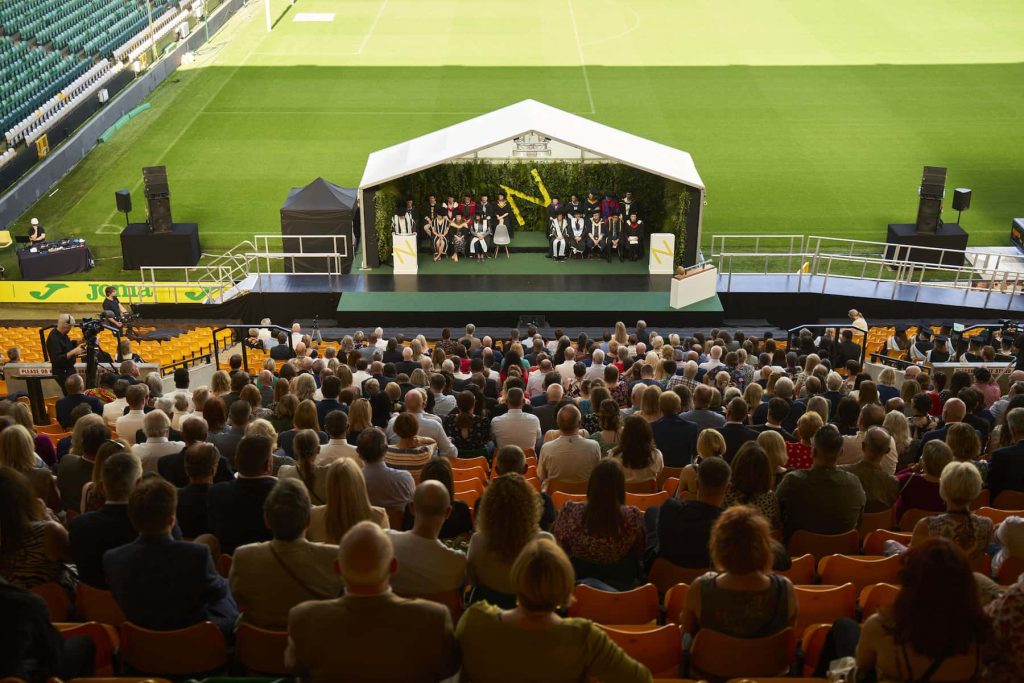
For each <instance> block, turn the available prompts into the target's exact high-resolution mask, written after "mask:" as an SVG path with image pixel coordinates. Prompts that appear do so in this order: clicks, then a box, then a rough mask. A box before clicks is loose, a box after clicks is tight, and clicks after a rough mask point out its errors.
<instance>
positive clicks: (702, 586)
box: [681, 434, 838, 638]
mask: <svg viewBox="0 0 1024 683" xmlns="http://www.w3.org/2000/svg"><path fill="white" fill-rule="evenodd" d="M837 436H838V434H837ZM710 549H711V562H712V564H713V566H714V568H715V570H716V571H715V572H710V573H708V574H705V575H704V576H702V577H700V578H699V579H697V580H696V581H695V582H694V583H693V585H692V586H691V587H690V590H689V591H687V593H686V603H685V605H684V607H683V611H682V624H681V626H682V628H683V632H684V633H689V634H691V635H695V634H696V633H697V631H698V630H700V629H702V628H709V629H713V630H715V631H718V632H720V633H724V634H725V635H728V636H732V637H734V638H763V637H765V636H770V635H772V634H774V633H777V632H778V631H781V630H782V629H784V628H786V627H789V626H793V625H794V624H795V623H796V617H797V602H796V593H795V592H794V591H793V584H791V583H790V582H789V579H787V578H785V577H784V576H779V575H777V574H772V573H771V568H772V563H773V560H774V554H773V549H772V536H771V527H770V526H769V525H768V521H767V520H766V519H765V518H764V516H763V515H761V514H760V513H759V512H757V511H756V510H754V509H753V508H751V507H747V506H738V507H733V508H729V509H728V510H725V511H724V512H723V513H722V514H721V516H719V518H718V520H717V521H715V525H714V527H713V528H712V530H711V544H710Z"/></svg>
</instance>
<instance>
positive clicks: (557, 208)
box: [547, 194, 565, 221]
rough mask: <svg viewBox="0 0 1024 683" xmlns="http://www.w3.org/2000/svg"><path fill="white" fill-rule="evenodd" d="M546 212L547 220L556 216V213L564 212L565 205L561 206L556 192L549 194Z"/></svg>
mask: <svg viewBox="0 0 1024 683" xmlns="http://www.w3.org/2000/svg"><path fill="white" fill-rule="evenodd" d="M547 214H548V220H549V221H550V220H551V219H553V218H555V217H556V216H558V214H563V215H564V214H565V207H563V206H562V204H561V200H560V199H559V197H558V195H557V194H554V195H551V203H550V204H548V208H547Z"/></svg>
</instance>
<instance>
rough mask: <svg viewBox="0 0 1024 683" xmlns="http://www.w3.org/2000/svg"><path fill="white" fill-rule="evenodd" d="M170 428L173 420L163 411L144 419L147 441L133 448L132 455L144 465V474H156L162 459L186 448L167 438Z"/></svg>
mask: <svg viewBox="0 0 1024 683" xmlns="http://www.w3.org/2000/svg"><path fill="white" fill-rule="evenodd" d="M170 428H171V420H170V418H168V417H167V415H166V414H165V413H164V412H163V411H162V410H154V411H152V412H149V413H146V415H145V417H143V418H142V431H143V432H144V433H145V435H146V441H145V442H144V443H136V444H135V445H134V446H132V453H133V454H134V455H135V457H137V458H138V459H139V462H141V463H142V471H143V472H144V473H147V474H148V473H154V474H155V473H156V472H157V471H158V467H159V460H160V458H162V457H163V456H165V455H172V454H174V453H180V452H181V451H182V450H183V449H184V448H185V444H184V442H182V441H170V440H169V439H168V438H167V435H168V433H169V432H170Z"/></svg>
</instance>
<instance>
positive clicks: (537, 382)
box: [526, 370, 546, 398]
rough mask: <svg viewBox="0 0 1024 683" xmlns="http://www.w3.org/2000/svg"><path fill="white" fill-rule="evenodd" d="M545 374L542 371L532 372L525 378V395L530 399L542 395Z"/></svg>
mask: <svg viewBox="0 0 1024 683" xmlns="http://www.w3.org/2000/svg"><path fill="white" fill-rule="evenodd" d="M545 374H546V373H545V372H544V371H543V370H534V371H533V372H531V373H530V376H529V377H527V378H526V395H527V396H529V397H530V398H533V397H534V396H540V395H541V394H543V393H544V375H545Z"/></svg>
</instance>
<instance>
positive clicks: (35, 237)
mask: <svg viewBox="0 0 1024 683" xmlns="http://www.w3.org/2000/svg"><path fill="white" fill-rule="evenodd" d="M29 223H30V227H29V229H28V241H29V242H31V243H32V244H36V243H37V242H45V241H46V230H45V229H43V226H41V225H40V224H39V219H38V218H33V219H32V220H31V221H29Z"/></svg>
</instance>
